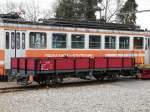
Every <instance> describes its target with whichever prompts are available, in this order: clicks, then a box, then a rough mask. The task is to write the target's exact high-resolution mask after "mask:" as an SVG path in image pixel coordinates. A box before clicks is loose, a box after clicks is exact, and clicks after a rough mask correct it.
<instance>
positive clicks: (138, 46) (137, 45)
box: [134, 37, 144, 49]
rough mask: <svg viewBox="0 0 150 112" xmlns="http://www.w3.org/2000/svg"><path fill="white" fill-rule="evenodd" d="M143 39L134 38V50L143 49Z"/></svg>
mask: <svg viewBox="0 0 150 112" xmlns="http://www.w3.org/2000/svg"><path fill="white" fill-rule="evenodd" d="M143 43H144V40H143V37H134V49H143V45H144V44H143Z"/></svg>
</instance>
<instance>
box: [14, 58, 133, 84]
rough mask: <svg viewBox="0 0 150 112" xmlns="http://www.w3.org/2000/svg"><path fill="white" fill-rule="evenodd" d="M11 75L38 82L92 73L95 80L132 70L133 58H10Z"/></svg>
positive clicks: (22, 79)
mask: <svg viewBox="0 0 150 112" xmlns="http://www.w3.org/2000/svg"><path fill="white" fill-rule="evenodd" d="M11 69H12V75H11V76H12V77H15V78H17V80H18V82H19V81H20V82H26V83H29V82H31V79H32V81H36V82H38V83H40V84H43V83H44V84H45V83H50V82H52V83H54V82H60V81H63V78H65V77H79V78H86V76H88V75H91V74H92V75H93V76H94V77H95V78H96V79H97V80H101V79H103V78H104V77H116V75H121V74H127V73H131V72H132V73H133V72H135V59H134V58H133V57H93V58H90V57H49V58H12V59H11Z"/></svg>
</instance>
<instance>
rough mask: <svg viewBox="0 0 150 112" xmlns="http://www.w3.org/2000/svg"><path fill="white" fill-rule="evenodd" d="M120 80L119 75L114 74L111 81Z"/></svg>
mask: <svg viewBox="0 0 150 112" xmlns="http://www.w3.org/2000/svg"><path fill="white" fill-rule="evenodd" d="M118 79H119V75H118V74H116V73H115V74H112V77H111V80H112V81H117V80H118Z"/></svg>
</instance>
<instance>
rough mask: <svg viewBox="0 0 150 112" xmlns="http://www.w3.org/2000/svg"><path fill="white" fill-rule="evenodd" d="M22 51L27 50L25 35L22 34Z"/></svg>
mask: <svg viewBox="0 0 150 112" xmlns="http://www.w3.org/2000/svg"><path fill="white" fill-rule="evenodd" d="M22 49H25V33H22Z"/></svg>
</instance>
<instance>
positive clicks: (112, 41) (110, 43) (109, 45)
mask: <svg viewBox="0 0 150 112" xmlns="http://www.w3.org/2000/svg"><path fill="white" fill-rule="evenodd" d="M105 49H116V37H115V36H105Z"/></svg>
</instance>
